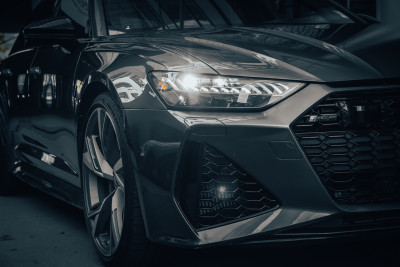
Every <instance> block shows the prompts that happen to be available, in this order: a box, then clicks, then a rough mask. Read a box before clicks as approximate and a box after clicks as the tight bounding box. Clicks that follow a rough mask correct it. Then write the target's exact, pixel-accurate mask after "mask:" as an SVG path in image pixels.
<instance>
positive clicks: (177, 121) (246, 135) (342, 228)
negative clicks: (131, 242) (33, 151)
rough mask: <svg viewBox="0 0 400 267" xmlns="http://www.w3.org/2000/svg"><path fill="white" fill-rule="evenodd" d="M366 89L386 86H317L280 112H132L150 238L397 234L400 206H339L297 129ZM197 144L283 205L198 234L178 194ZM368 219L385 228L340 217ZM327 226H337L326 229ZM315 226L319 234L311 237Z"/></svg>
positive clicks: (197, 243)
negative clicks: (299, 122) (328, 104)
mask: <svg viewBox="0 0 400 267" xmlns="http://www.w3.org/2000/svg"><path fill="white" fill-rule="evenodd" d="M389 88H390V86H387V89H389ZM393 88H396V87H395V86H394V87H393ZM397 88H398V87H397ZM385 89H386V88H385ZM365 90H382V87H369V88H368V89H366V88H365V87H352V88H344V87H342V88H335V89H333V88H330V87H328V86H326V85H320V84H311V85H309V86H307V87H306V88H304V89H303V90H301V91H299V92H298V93H296V94H295V95H293V96H291V97H289V98H288V99H286V100H285V101H283V102H281V103H279V104H277V105H276V106H274V107H272V108H270V109H268V110H266V111H263V112H254V113H250V112H249V113H234V112H225V113H212V112H181V111H168V110H125V116H126V122H127V125H126V128H127V135H128V139H129V140H130V141H129V146H130V148H131V152H132V153H131V154H132V158H133V159H134V163H135V174H136V175H135V176H136V178H137V183H138V187H139V193H140V199H141V205H142V212H143V217H144V219H145V224H146V230H147V235H148V237H149V239H150V240H152V241H154V242H158V243H168V244H173V245H177V246H188V247H201V246H210V245H218V244H227V243H229V244H238V243H252V242H255V243H257V242H281V241H283V240H290V239H293V240H297V239H299V238H300V239H314V238H325V237H327V236H332V237H333V236H341V234H345V233H351V234H355V233H360V232H363V231H375V230H384V229H388V230H392V229H394V228H397V227H396V224H395V225H394V226H393V225H392V224H391V223H388V221H391V220H392V219H393V218H392V217H393V216H392V215H390V216H389V217H387V215H386V213H385V212H386V211H399V210H400V203H398V202H385V203H367V204H362V205H345V204H340V203H337V202H335V201H334V200H333V199H332V197H331V196H330V195H329V193H328V192H327V190H326V188H325V187H324V185H323V183H322V182H321V180H320V178H319V177H318V174H317V173H316V172H315V171H314V168H313V166H312V165H311V164H310V162H309V160H308V159H307V156H306V155H305V154H304V152H303V151H302V149H301V146H300V144H299V142H298V141H297V139H296V137H295V135H294V133H293V132H292V130H291V125H292V123H293V122H294V121H295V120H296V119H297V118H299V117H300V116H301V115H302V114H304V112H305V111H306V110H308V109H309V108H310V107H312V106H313V105H314V104H315V103H317V102H318V101H320V100H321V99H323V98H325V97H326V96H327V95H329V94H330V93H332V92H341V91H343V92H346V91H365ZM189 141H196V142H202V143H205V144H208V145H210V146H212V147H214V148H215V149H217V150H218V151H220V152H221V153H222V154H223V155H225V156H226V157H227V158H229V159H230V160H232V162H234V163H235V164H236V165H238V166H240V168H241V169H243V170H244V171H245V172H247V173H248V174H249V175H250V176H251V177H253V178H254V179H255V180H257V181H258V182H259V183H260V184H262V185H263V186H264V187H265V188H266V189H268V191H269V192H271V193H272V194H273V195H274V196H276V198H277V199H278V200H279V203H280V205H279V207H278V208H275V209H271V210H268V211H266V212H261V213H257V214H254V215H252V216H248V217H245V218H241V219H238V220H235V221H232V222H227V223H223V224H219V225H215V226H211V227H207V228H200V229H199V228H196V227H195V226H194V225H193V224H192V223H191V222H190V220H189V219H188V216H187V215H186V214H185V212H184V211H183V209H182V203H181V201H182V200H181V199H179V197H177V194H176V188H177V186H176V185H177V183H181V180H179V175H180V173H179V170H180V169H181V168H180V167H181V162H182V157H183V148H184V146H185V144H186V143H187V142H189ZM375 212H377V213H375ZM380 212H384V213H380ZM361 214H378V215H376V219H375V220H378V221H379V223H377V224H376V223H372V224H368V225H365V224H357V226H354V225H352V226H349V225H347V224H346V223H344V221H343V219H340V218H344V217H346V216H347V217H348V216H356V217H357V216H358V215H361ZM390 214H392V213H390ZM396 216H397V215H396ZM396 216H394V217H396ZM338 218H339V219H338ZM385 220H386V221H385ZM393 220H395V219H393ZM327 223H328V224H333V226H335V227H333V226H332V227H330V228H329V229H328V228H324V227H320V226H323V225H326V224H327ZM311 225H312V226H314V228H317V229H319V230H318V231H316V230H312V231H311V230H310V229H311V228H310V226H311ZM397 225H399V223H397ZM332 229H336V230H332ZM310 231H311V233H310ZM288 237H289V238H288Z"/></svg>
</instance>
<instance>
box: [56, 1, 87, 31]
mask: <svg viewBox="0 0 400 267" xmlns="http://www.w3.org/2000/svg"><path fill="white" fill-rule="evenodd" d="M61 16H66V17H69V18H70V19H71V20H72V22H73V23H74V26H75V29H76V31H77V33H78V35H80V36H85V35H87V33H86V32H87V25H88V19H89V13H88V0H62V1H61V5H60V9H59V11H58V13H57V17H61Z"/></svg>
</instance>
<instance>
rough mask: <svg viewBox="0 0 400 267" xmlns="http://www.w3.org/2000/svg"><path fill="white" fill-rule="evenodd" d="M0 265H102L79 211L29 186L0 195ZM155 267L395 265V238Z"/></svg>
mask: <svg viewBox="0 0 400 267" xmlns="http://www.w3.org/2000/svg"><path fill="white" fill-rule="evenodd" d="M0 214H1V215H0V216H1V217H0V266H1V267H8V266H18V267H19V266H68V267H72V266H79V267H85V266H88V267H89V266H90V267H91V266H103V265H102V263H101V262H100V261H99V260H98V258H97V255H96V252H95V250H94V248H93V247H92V245H91V243H90V240H89V238H88V235H87V233H86V228H85V222H84V219H83V215H82V212H81V211H80V210H78V209H76V208H73V207H71V206H69V205H67V204H65V203H63V202H61V201H59V200H56V199H54V198H52V197H50V196H47V195H46V194H44V193H41V192H39V191H37V190H35V189H30V188H27V189H24V190H22V192H20V193H18V194H16V195H14V196H9V197H0ZM168 252H169V253H168V255H169V256H168V258H165V259H163V260H162V261H161V264H160V266H176V267H186V266H194V267H196V266H198V267H200V266H207V267H217V266H218V267H223V266H229V267H236V266H238V267H239V266H241V267H242V266H246V267H261V266H282V267H283V266H307V267H310V266H318V267H320V266H335V267H337V266H340V267H344V266H352V267H354V266H362V267H368V266H396V267H398V266H400V237H399V236H397V237H393V238H390V239H375V240H371V239H369V240H364V241H351V242H349V241H347V242H345V243H341V244H329V245H313V246H291V247H275V248H214V249H207V250H200V251H191V250H181V249H179V250H178V249H171V251H168Z"/></svg>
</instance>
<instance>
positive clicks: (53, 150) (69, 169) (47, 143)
mask: <svg viewBox="0 0 400 267" xmlns="http://www.w3.org/2000/svg"><path fill="white" fill-rule="evenodd" d="M64 3H65V4H64ZM76 3H77V2H75V1H62V3H61V5H60V11H59V13H58V15H57V16H55V17H53V18H50V19H49V20H45V21H41V22H39V23H37V24H36V25H34V28H31V29H30V31H31V33H32V35H33V36H36V38H37V42H39V43H40V48H39V50H38V51H37V54H36V56H35V58H34V60H33V62H32V66H31V83H30V89H31V92H32V94H33V95H34V98H35V99H36V101H35V110H36V112H35V114H34V115H33V116H32V118H31V124H32V128H31V129H32V138H33V139H34V140H35V141H36V142H37V143H38V144H42V148H41V149H42V151H41V155H42V156H41V161H42V162H43V163H42V166H41V170H44V171H45V172H46V173H48V174H50V175H51V177H52V181H51V183H54V184H57V183H59V182H68V183H69V184H72V185H74V186H75V187H80V180H79V162H78V159H77V155H78V154H77V145H76V130H75V124H74V111H73V105H74V102H73V95H72V94H73V86H74V79H73V77H74V72H75V67H76V62H77V61H78V59H79V55H80V52H81V51H82V49H84V47H85V46H86V45H87V43H88V39H87V38H85V37H86V35H85V29H84V26H83V25H86V24H87V22H86V20H87V15H86V20H85V18H83V17H82V16H80V20H79V21H78V20H76V18H75V20H74V18H73V17H72V16H68V13H74V14H76V12H77V11H76V10H73V9H74V8H75V9H76V8H84V7H82V6H74V5H75V4H76ZM76 5H78V4H76ZM80 12H81V13H82V14H85V12H86V14H87V9H86V10H83V11H82V10H80ZM57 179H60V180H61V181H58V182H57V181H56V180H57ZM53 186H54V185H53Z"/></svg>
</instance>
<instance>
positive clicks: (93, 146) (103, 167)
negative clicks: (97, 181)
mask: <svg viewBox="0 0 400 267" xmlns="http://www.w3.org/2000/svg"><path fill="white" fill-rule="evenodd" d="M96 139H97V136H95V135H92V136H91V138H89V137H86V146H87V148H88V152H89V154H90V158H91V161H92V168H91V167H89V169H90V170H92V171H93V172H95V173H96V174H97V175H99V176H100V177H103V178H105V179H108V180H111V181H113V180H114V176H113V170H112V168H111V167H110V165H109V164H108V162H107V161H106V159H105V158H104V155H103V153H102V152H101V150H100V147H99V145H98V144H97V141H96ZM84 158H85V157H84ZM84 160H85V159H84ZM85 165H86V163H85ZM88 165H90V164H88Z"/></svg>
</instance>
